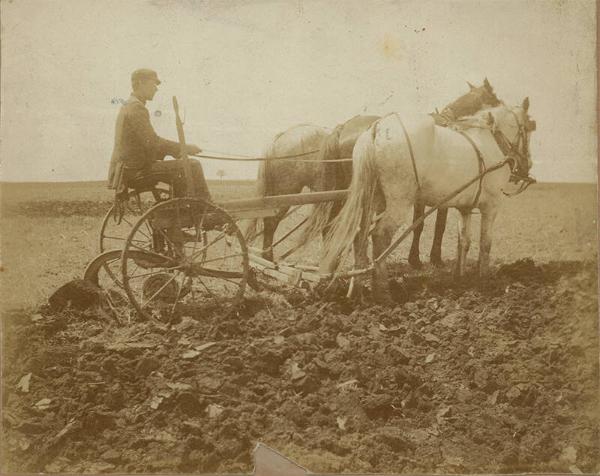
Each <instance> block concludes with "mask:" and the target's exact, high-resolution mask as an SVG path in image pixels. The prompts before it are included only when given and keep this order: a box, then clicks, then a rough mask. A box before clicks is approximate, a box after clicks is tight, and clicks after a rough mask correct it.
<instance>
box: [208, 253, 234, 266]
mask: <svg viewBox="0 0 600 476" xmlns="http://www.w3.org/2000/svg"><path fill="white" fill-rule="evenodd" d="M240 256H244V254H243V253H235V254H232V255H223V256H219V257H218V258H211V259H205V260H202V264H206V263H212V262H213V261H219V260H221V261H225V260H226V259H229V258H237V257H240Z"/></svg>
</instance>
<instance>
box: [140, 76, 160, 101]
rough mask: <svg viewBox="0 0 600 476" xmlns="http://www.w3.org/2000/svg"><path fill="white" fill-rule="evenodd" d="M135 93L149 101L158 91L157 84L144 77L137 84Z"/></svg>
mask: <svg viewBox="0 0 600 476" xmlns="http://www.w3.org/2000/svg"><path fill="white" fill-rule="evenodd" d="M136 89H137V91H136V92H137V93H138V94H139V95H140V96H142V97H143V98H144V99H146V100H147V101H151V100H152V99H153V98H154V95H155V94H156V91H158V85H157V84H156V81H154V80H153V79H144V80H143V81H141V82H140V83H139V84H138V87H137V88H136Z"/></svg>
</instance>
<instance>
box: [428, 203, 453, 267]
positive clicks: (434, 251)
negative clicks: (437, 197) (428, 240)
mask: <svg viewBox="0 0 600 476" xmlns="http://www.w3.org/2000/svg"><path fill="white" fill-rule="evenodd" d="M447 221H448V209H447V208H440V209H438V211H437V214H436V216H435V233H434V235H433V244H432V245H431V253H430V255H429V258H430V261H431V264H433V265H434V266H437V267H438V268H440V267H442V266H444V262H443V261H442V240H443V238H444V231H446V222H447Z"/></svg>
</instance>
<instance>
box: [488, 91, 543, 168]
mask: <svg viewBox="0 0 600 476" xmlns="http://www.w3.org/2000/svg"><path fill="white" fill-rule="evenodd" d="M488 124H489V127H490V129H491V131H492V134H493V135H494V138H495V139H496V142H497V143H498V146H499V147H500V150H502V153H503V154H504V155H505V156H506V158H507V159H509V160H510V161H511V162H512V165H511V169H512V173H513V177H514V178H515V179H524V178H527V177H528V176H529V171H530V170H531V166H532V165H533V164H532V161H531V153H530V150H529V140H530V136H531V133H532V132H533V131H535V129H536V123H535V121H534V120H532V119H531V117H530V116H529V98H528V97H527V98H525V99H524V100H523V102H522V103H521V105H520V106H514V107H508V106H505V105H501V106H499V107H496V108H492V110H491V111H489V113H488Z"/></svg>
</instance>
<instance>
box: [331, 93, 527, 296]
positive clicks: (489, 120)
mask: <svg viewBox="0 0 600 476" xmlns="http://www.w3.org/2000/svg"><path fill="white" fill-rule="evenodd" d="M528 109H529V99H528V98H526V99H525V100H524V101H523V103H522V104H521V105H520V106H516V107H508V106H506V105H504V104H500V105H499V106H496V107H493V108H488V109H484V110H482V111H480V112H478V113H476V114H474V115H473V116H471V117H468V118H465V120H464V121H463V123H464V130H463V131H457V130H453V129H450V128H445V127H440V126H437V125H436V124H435V121H434V120H433V118H432V117H431V116H429V115H417V116H414V117H408V116H401V115H400V114H398V113H393V114H390V115H388V116H385V117H383V118H381V119H380V120H378V121H376V122H374V123H373V124H372V125H371V127H370V128H369V129H368V130H367V131H366V132H364V133H363V134H362V135H361V136H360V137H359V138H358V140H357V142H356V146H355V147H354V151H353V155H352V159H353V165H354V174H353V177H352V183H351V185H350V190H349V195H348V198H347V200H346V203H345V204H344V206H343V208H342V210H341V212H340V214H339V215H338V217H337V218H336V220H335V221H334V222H333V224H332V227H331V229H330V231H329V233H328V234H327V237H326V240H325V253H324V256H323V259H322V260H321V266H320V272H321V273H323V274H329V273H333V272H335V271H336V270H337V269H338V268H339V266H340V263H341V262H342V259H343V258H345V256H347V255H348V254H349V253H350V250H351V249H352V248H353V249H354V259H355V266H356V267H357V268H359V269H362V268H367V264H368V258H367V242H368V238H369V228H370V226H371V223H372V219H373V217H374V216H378V217H380V218H379V220H378V221H377V223H376V224H375V226H374V229H373V232H372V241H373V259H374V271H373V274H374V276H373V291H374V294H375V298H376V299H377V300H380V301H384V302H385V301H391V295H390V291H389V285H388V273H387V267H386V264H385V260H377V257H379V256H381V255H382V254H383V253H384V251H386V249H387V248H388V246H389V245H390V242H391V239H392V237H393V235H394V233H395V232H396V230H397V229H398V228H399V227H400V226H402V225H403V224H405V223H406V222H407V218H408V216H409V212H410V209H411V208H412V207H413V206H414V205H415V203H417V202H418V201H422V202H423V203H424V204H425V205H428V206H434V205H436V204H437V203H439V202H440V200H443V199H444V197H448V196H451V195H452V192H454V191H456V190H457V189H459V188H460V187H461V185H464V184H467V183H469V181H470V180H471V179H473V177H477V176H478V174H480V173H481V172H482V171H485V170H487V169H490V172H489V173H487V174H486V175H484V176H483V177H482V178H481V179H480V180H479V181H476V182H474V183H473V184H472V185H470V186H469V187H467V188H466V189H465V190H463V191H462V192H461V193H459V194H458V195H456V196H454V197H453V198H452V199H450V200H449V201H447V202H446V203H445V206H447V207H453V208H456V209H458V210H459V212H460V229H459V240H458V250H457V259H456V266H455V273H456V275H457V276H462V275H464V273H465V265H466V257H467V252H468V250H469V246H470V242H471V238H470V234H471V210H472V209H473V208H478V209H479V210H480V212H481V238H480V251H479V262H478V266H479V274H480V276H482V277H483V276H485V275H487V273H488V268H489V259H490V250H491V246H492V226H493V223H494V220H495V219H496V216H497V214H498V211H499V209H500V205H501V202H502V199H503V197H504V196H503V192H502V189H503V187H505V186H506V185H507V183H508V182H509V180H510V179H511V176H517V177H527V176H528V173H529V170H530V168H531V164H532V162H531V157H530V153H529V137H530V134H531V132H532V131H533V130H535V121H532V120H531V119H530V117H529V115H528Z"/></svg>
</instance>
